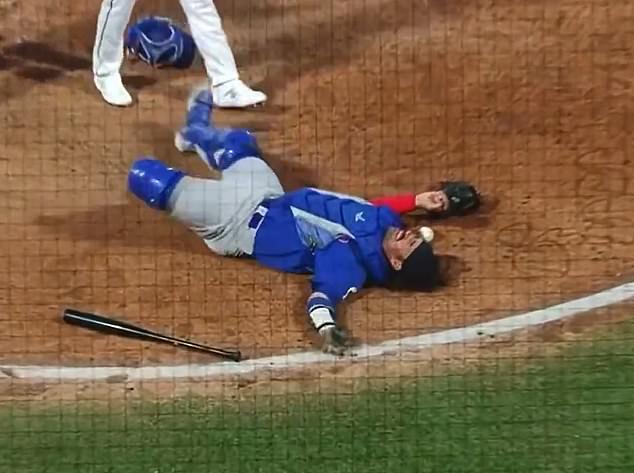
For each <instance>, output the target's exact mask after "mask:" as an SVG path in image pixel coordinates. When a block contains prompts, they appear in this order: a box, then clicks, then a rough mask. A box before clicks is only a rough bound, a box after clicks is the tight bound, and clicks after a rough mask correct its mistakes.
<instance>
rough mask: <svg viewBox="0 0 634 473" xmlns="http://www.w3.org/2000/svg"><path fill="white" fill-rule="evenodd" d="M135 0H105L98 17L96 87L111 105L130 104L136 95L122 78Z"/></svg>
mask: <svg viewBox="0 0 634 473" xmlns="http://www.w3.org/2000/svg"><path fill="white" fill-rule="evenodd" d="M134 4H135V0H102V2H101V9H100V11H99V16H98V17H97V33H96V35H95V43H94V45H93V50H92V70H93V80H94V83H95V86H96V87H97V89H98V90H99V92H100V93H101V96H102V97H103V99H104V100H105V101H106V102H108V103H109V104H111V105H117V106H128V105H130V104H131V103H132V97H131V96H130V94H129V93H128V91H127V90H126V89H125V87H124V86H123V82H122V81H121V73H120V69H121V65H122V64H123V58H124V55H123V47H124V46H123V34H124V32H125V28H126V26H127V25H128V21H130V15H131V14H132V9H133V8H134Z"/></svg>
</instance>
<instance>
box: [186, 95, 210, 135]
mask: <svg viewBox="0 0 634 473" xmlns="http://www.w3.org/2000/svg"><path fill="white" fill-rule="evenodd" d="M213 104H214V99H213V96H212V94H211V90H210V89H209V86H207V85H204V86H202V87H198V88H196V89H194V90H193V91H192V93H191V95H190V96H189V99H188V101H187V118H186V121H185V123H186V125H187V126H193V125H199V126H205V127H207V126H209V125H210V123H211V114H212V111H213Z"/></svg>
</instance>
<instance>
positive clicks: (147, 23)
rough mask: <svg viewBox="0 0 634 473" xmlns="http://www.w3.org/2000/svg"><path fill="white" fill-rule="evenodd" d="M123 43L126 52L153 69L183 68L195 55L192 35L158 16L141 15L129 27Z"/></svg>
mask: <svg viewBox="0 0 634 473" xmlns="http://www.w3.org/2000/svg"><path fill="white" fill-rule="evenodd" d="M124 44H125V49H126V51H127V52H128V54H133V55H135V56H136V57H138V58H139V59H140V60H141V61H143V62H145V63H147V64H149V65H150V66H152V67H156V68H161V67H176V68H179V69H186V68H188V67H190V66H191V65H192V63H193V62H194V58H195V57H196V44H195V43H194V39H193V38H192V36H191V35H190V34H189V33H187V32H186V31H185V30H183V29H182V28H180V27H179V26H177V25H176V24H175V23H174V22H173V21H172V20H170V19H169V18H165V17H162V16H149V17H145V18H142V19H140V20H139V21H137V22H136V23H135V24H133V25H132V26H130V28H129V29H128V31H127V34H126V36H125V40H124Z"/></svg>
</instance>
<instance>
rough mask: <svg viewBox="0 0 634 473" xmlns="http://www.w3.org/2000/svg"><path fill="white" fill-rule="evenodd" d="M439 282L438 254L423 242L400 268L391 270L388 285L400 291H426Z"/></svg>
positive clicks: (433, 287)
mask: <svg viewBox="0 0 634 473" xmlns="http://www.w3.org/2000/svg"><path fill="white" fill-rule="evenodd" d="M441 283H442V280H441V274H440V263H439V261H438V256H436V255H435V254H434V250H433V249H432V247H431V245H430V244H429V243H426V242H423V243H422V244H421V245H420V246H418V247H417V248H416V249H415V250H414V251H413V252H412V254H411V255H409V257H408V258H407V259H406V260H405V261H404V262H403V266H402V267H401V269H400V270H392V274H391V277H390V282H389V287H390V288H391V289H395V290H401V291H419V292H428V291H431V290H433V289H435V288H436V287H438V286H439V285H441Z"/></svg>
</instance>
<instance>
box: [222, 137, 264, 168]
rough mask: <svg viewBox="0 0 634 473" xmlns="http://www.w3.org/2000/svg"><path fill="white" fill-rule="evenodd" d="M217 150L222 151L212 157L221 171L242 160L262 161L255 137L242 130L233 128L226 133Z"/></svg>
mask: <svg viewBox="0 0 634 473" xmlns="http://www.w3.org/2000/svg"><path fill="white" fill-rule="evenodd" d="M219 149H222V151H221V152H219V153H215V154H214V155H213V157H214V160H215V163H216V165H217V167H218V169H220V170H221V171H223V170H225V169H227V168H229V167H231V166H232V165H233V164H235V163H236V162H237V161H239V160H241V159H243V158H260V159H262V155H261V153H260V149H259V147H258V143H257V140H256V138H255V136H254V135H253V134H251V132H249V131H248V130H245V129H243V128H235V129H232V130H229V131H228V132H226V134H225V135H224V137H223V140H222V144H221V146H220V148H219Z"/></svg>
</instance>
